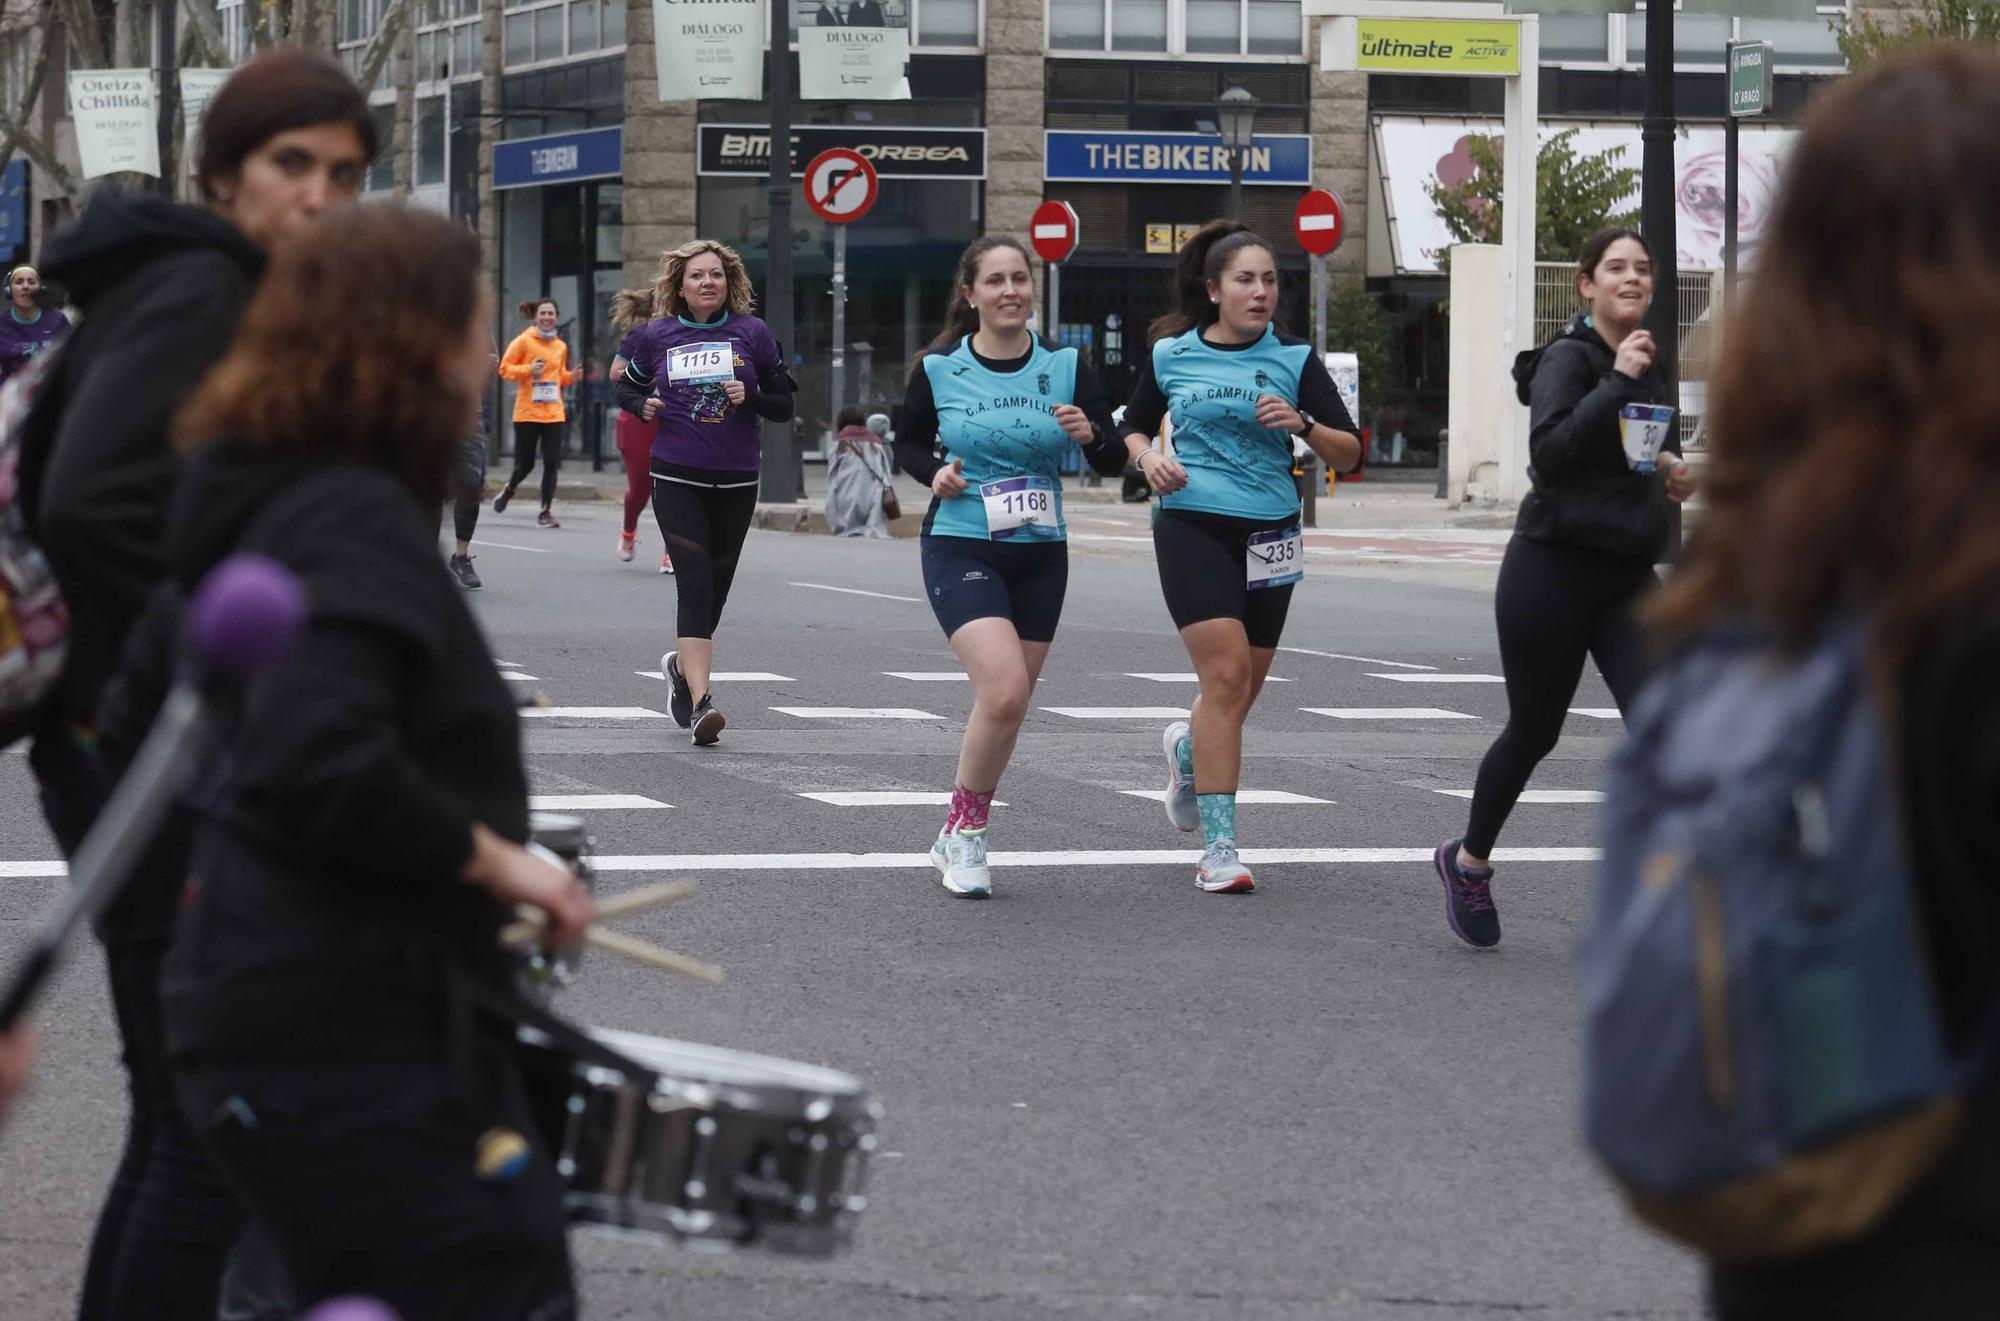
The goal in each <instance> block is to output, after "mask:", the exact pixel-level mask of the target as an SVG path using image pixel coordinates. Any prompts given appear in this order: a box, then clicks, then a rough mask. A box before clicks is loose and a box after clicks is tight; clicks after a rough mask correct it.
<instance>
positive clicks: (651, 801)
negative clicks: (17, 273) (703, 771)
mask: <svg viewBox="0 0 2000 1321" xmlns="http://www.w3.org/2000/svg"><path fill="white" fill-rule="evenodd" d="M672 806H673V804H672V803H663V802H661V801H660V800H659V799H657V798H647V797H645V796H644V795H643V794H530V795H529V796H528V807H529V809H530V810H532V811H536V812H633V811H638V810H639V809H641V808H654V807H672Z"/></svg>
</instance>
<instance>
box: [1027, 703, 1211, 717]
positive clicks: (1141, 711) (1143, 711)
mask: <svg viewBox="0 0 2000 1321" xmlns="http://www.w3.org/2000/svg"><path fill="white" fill-rule="evenodd" d="M1042 710H1044V711H1047V712H1049V713H1051V714H1053V715H1059V716H1068V717H1069V718H1070V719H1071V720H1180V719H1183V718H1185V717H1186V715H1187V708H1186V707H1182V706H1045V707H1043V708H1042Z"/></svg>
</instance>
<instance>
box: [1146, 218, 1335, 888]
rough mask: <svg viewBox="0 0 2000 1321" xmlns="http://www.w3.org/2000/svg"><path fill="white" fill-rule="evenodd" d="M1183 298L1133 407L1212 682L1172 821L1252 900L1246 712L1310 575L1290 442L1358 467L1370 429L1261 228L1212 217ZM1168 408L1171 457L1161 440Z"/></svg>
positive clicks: (1157, 339) (1178, 773) (1214, 884)
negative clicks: (1243, 829)
mask: <svg viewBox="0 0 2000 1321" xmlns="http://www.w3.org/2000/svg"><path fill="white" fill-rule="evenodd" d="M1174 283H1175V288H1176V290H1177V301H1178V306H1177V307H1176V308H1175V309H1174V310H1173V311H1172V312H1169V313H1167V315H1165V316H1163V317H1161V318H1160V319H1159V320H1157V321H1155V322H1154V323H1153V324H1152V326H1151V328H1150V331H1149V334H1150V337H1151V339H1152V341H1153V348H1152V352H1151V353H1150V354H1149V355H1148V357H1147V359H1146V365H1145V368H1144V370H1143V372H1142V374H1141V375H1140V377H1139V384H1138V387H1137V388H1136V389H1135V390H1134V391H1133V394H1132V399H1131V402H1130V404H1128V405H1127V407H1126V410H1125V423H1124V428H1125V444H1126V447H1127V449H1128V451H1129V454H1130V458H1131V461H1132V462H1133V463H1135V464H1137V465H1138V466H1139V468H1140V471H1142V472H1143V473H1144V474H1145V475H1146V480H1147V481H1148V482H1150V483H1151V484H1152V487H1153V489H1154V490H1156V491H1158V492H1160V494H1161V496H1162V497H1163V499H1162V500H1161V509H1160V516H1159V518H1158V519H1157V520H1156V521H1155V523H1154V524H1153V549H1154V554H1155V555H1156V556H1157V558H1158V560H1159V570H1160V587H1161V590H1162V591H1163V592H1165V594H1166V598H1167V611H1168V613H1169V614H1171V615H1172V616H1173V620H1174V626H1175V627H1176V628H1178V629H1179V630H1180V634H1181V641H1182V642H1184V643H1186V644H1187V651H1188V657H1189V659H1191V660H1192V661H1193V662H1194V668H1195V673H1196V675H1197V676H1198V677H1199V678H1200V680H1201V692H1200V694H1199V695H1198V696H1197V697H1196V698H1195V702H1194V709H1193V712H1192V716H1191V723H1189V722H1180V721H1177V722H1175V723H1174V724H1171V725H1168V726H1167V728H1166V732H1165V736H1164V739H1163V743H1164V746H1165V748H1166V755H1167V819H1168V820H1169V821H1171V822H1173V824H1174V826H1175V827H1176V828H1177V829H1180V830H1186V831H1193V830H1200V831H1201V832H1202V833H1203V835H1204V837H1205V839H1206V844H1207V847H1206V849H1205V850H1204V852H1203V853H1202V858H1201V864H1200V866H1199V867H1197V868H1196V870H1195V884H1196V885H1198V886H1200V887H1201V888H1202V889H1204V890H1206V891H1208V892H1210V893H1211V894H1230V893H1246V892H1248V891H1249V890H1250V889H1252V888H1253V886H1254V882H1253V881H1252V879H1251V876H1250V869H1249V868H1247V867H1245V866H1244V865H1243V863H1242V860H1241V859H1240V858H1238V857H1237V855H1236V784H1237V778H1238V776H1239V775H1240V773H1241V771H1242V766H1243V721H1244V718H1245V717H1247V716H1248V715H1249V713H1250V706H1251V704H1252V703H1254V702H1255V701H1256V700H1257V694H1258V693H1259V692H1260V691H1262V689H1263V687H1264V678H1265V676H1266V675H1268V674H1269V673H1270V672H1271V660H1272V658H1273V657H1274V656H1275V655H1276V654H1277V649H1278V639H1279V637H1280V636H1281V635H1282V634H1283V632H1284V628H1285V614H1286V612H1287V611H1288V610H1289V609H1290V608H1291V603H1292V585H1293V584H1294V583H1296V582H1298V581H1299V579H1300V577H1301V576H1302V574H1303V568H1304V548H1303V546H1302V545H1301V542H1300V536H1299V492H1298V487H1297V485H1296V483H1295V482H1294V480H1293V478H1292V438H1293V437H1294V436H1297V437H1300V438H1301V439H1303V440H1304V441H1305V442H1306V444H1308V445H1310V446H1311V447H1312V449H1313V452H1314V453H1316V454H1318V455H1319V456H1320V458H1322V459H1323V460H1325V461H1326V465H1327V466H1328V467H1329V468H1333V469H1335V470H1337V471H1340V472H1348V471H1351V470H1352V469H1353V468H1354V466H1355V465H1356V464H1357V463H1359V462H1360V461H1361V437H1360V435H1359V434H1358V433H1357V429H1356V427H1355V425H1354V421H1353V419H1352V418H1350V417H1349V416H1348V415H1347V407H1346V405H1345V404H1344V403H1343V402H1342V401H1341V398H1340V391H1339V390H1338V388H1336V387H1335V385H1334V383H1333V378H1332V377H1331V376H1329V375H1328V374H1327V370H1326V364H1325V363H1323V362H1321V361H1320V359H1319V358H1318V357H1317V356H1315V355H1314V353H1313V351H1312V345H1311V344H1309V343H1307V342H1306V341H1305V340H1302V339H1298V338H1296V337H1294V336H1291V335H1281V334H1279V333H1278V332H1277V330H1276V329H1275V328H1274V327H1273V326H1272V324H1271V318H1272V315H1273V314H1274V313H1275V312H1276V310H1277V305H1278V265H1277V258H1276V257H1275V256H1273V254H1272V251H1271V246H1270V245H1269V244H1268V243H1266V242H1265V241H1264V240H1263V239H1261V238H1259V237H1257V235H1256V234H1254V233H1252V232H1251V231H1250V230H1249V228H1248V227H1246V226H1243V225H1239V224H1235V223H1232V222H1229V221H1222V220H1217V221H1212V222H1210V223H1209V224H1207V225H1205V226H1203V227H1202V229H1201V230H1200V231H1199V232H1198V233H1197V234H1196V235H1195V236H1194V237H1193V238H1191V239H1189V240H1188V242H1187V245H1186V246H1185V247H1183V248H1182V249H1181V254H1180V259H1179V261H1178V262H1177V263H1176V266H1175V275H1174ZM1169 416H1171V417H1172V419H1173V427H1174V454H1175V457H1173V458H1169V457H1167V456H1166V455H1165V454H1163V453H1161V452H1160V451H1158V450H1155V449H1154V448H1153V447H1152V437H1153V436H1155V435H1157V434H1158V433H1159V430H1160V423H1161V422H1162V421H1163V420H1164V419H1166V418H1167V417H1169Z"/></svg>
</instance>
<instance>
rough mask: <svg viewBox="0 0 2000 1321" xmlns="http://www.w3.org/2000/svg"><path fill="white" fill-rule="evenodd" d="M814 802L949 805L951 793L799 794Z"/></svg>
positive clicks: (859, 791) (866, 791)
mask: <svg viewBox="0 0 2000 1321" xmlns="http://www.w3.org/2000/svg"><path fill="white" fill-rule="evenodd" d="M799 797H801V798H810V799H812V800H813V801H814V802H816V803H825V804H827V805H828V806H830V807H950V806H951V795H950V794H949V793H945V792H943V791H923V790H904V789H847V790H838V791H829V792H826V793H816V794H800V795H799ZM993 806H995V807H1005V806H1007V804H1006V803H1003V802H1001V801H1000V800H999V799H997V798H996V799H994V800H993Z"/></svg>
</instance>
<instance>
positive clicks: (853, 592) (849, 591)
mask: <svg viewBox="0 0 2000 1321" xmlns="http://www.w3.org/2000/svg"><path fill="white" fill-rule="evenodd" d="M785 586H787V587H810V588H812V589H813V590H814V591H816V592H841V593H844V594H846V595H848V596H872V597H874V598H875V599H876V600H878V601H908V602H910V603H911V604H912V605H922V604H923V603H924V598H923V597H921V596H896V595H893V594H892V593H889V592H864V591H862V590H861V589H860V588H859V587H835V586H833V585H831V584H830V583H786V584H785Z"/></svg>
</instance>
